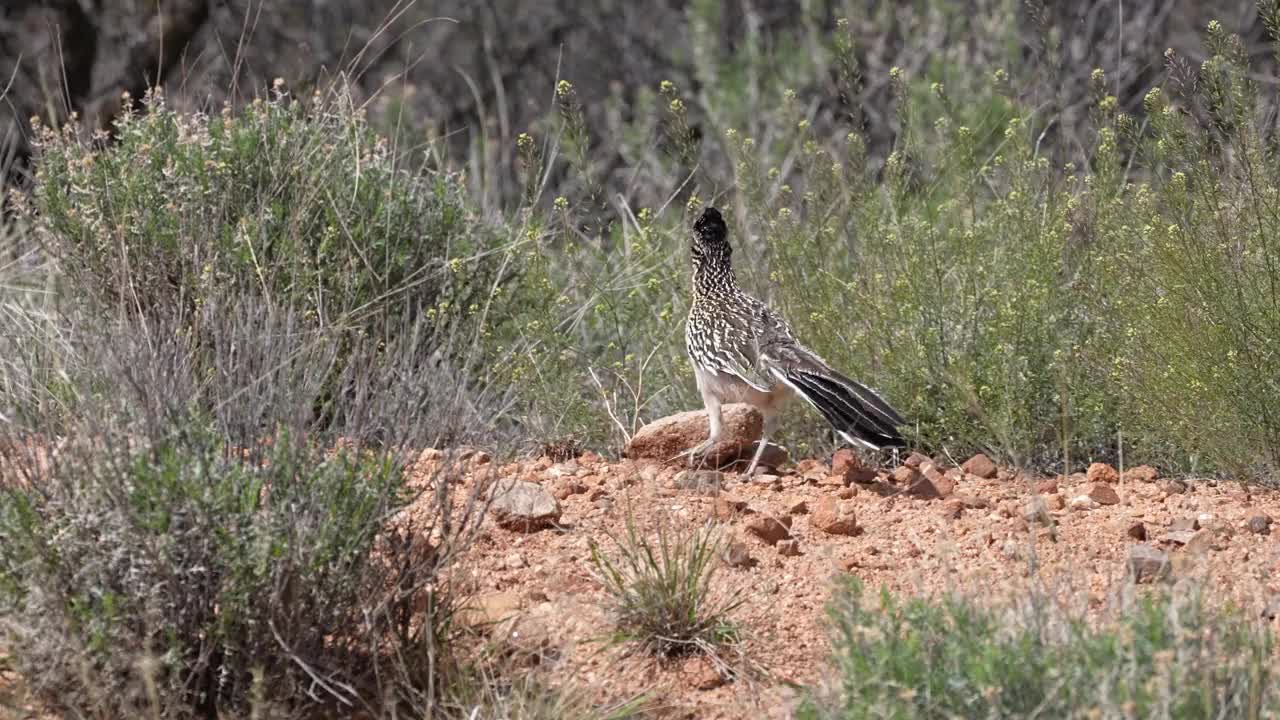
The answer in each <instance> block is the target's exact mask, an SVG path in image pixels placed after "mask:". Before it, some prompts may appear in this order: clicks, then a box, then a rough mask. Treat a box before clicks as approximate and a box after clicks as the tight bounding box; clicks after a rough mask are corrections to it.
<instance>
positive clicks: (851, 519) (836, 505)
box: [809, 498, 858, 535]
mask: <svg viewBox="0 0 1280 720" xmlns="http://www.w3.org/2000/svg"><path fill="white" fill-rule="evenodd" d="M809 524H810V525H812V526H813V527H816V528H818V529H819V530H821V531H822V532H825V533H827V534H829V535H854V534H856V533H857V532H858V521H857V517H856V516H855V515H854V511H853V505H852V504H851V503H848V502H837V501H836V500H834V499H833V498H823V499H821V500H819V501H818V504H817V505H816V506H815V507H814V508H813V512H812V515H810V519H809Z"/></svg>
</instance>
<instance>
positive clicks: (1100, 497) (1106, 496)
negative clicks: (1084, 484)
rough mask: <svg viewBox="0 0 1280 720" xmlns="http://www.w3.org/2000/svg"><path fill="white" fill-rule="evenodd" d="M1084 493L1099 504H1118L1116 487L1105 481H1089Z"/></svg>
mask: <svg viewBox="0 0 1280 720" xmlns="http://www.w3.org/2000/svg"><path fill="white" fill-rule="evenodd" d="M1095 464H1099V463H1095ZM1085 494H1086V495H1088V496H1089V498H1090V499H1091V500H1093V501H1094V502H1096V503H1098V504H1099V505H1119V504H1120V496H1119V495H1117V494H1116V489H1115V488H1113V487H1111V485H1110V484H1108V483H1106V482H1094V483H1091V484H1090V485H1089V487H1088V488H1086V489H1085Z"/></svg>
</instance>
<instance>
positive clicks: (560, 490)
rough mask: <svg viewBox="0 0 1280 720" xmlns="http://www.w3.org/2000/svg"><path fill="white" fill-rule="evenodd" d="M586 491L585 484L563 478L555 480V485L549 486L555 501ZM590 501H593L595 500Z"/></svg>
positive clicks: (574, 479) (575, 479)
mask: <svg viewBox="0 0 1280 720" xmlns="http://www.w3.org/2000/svg"><path fill="white" fill-rule="evenodd" d="M586 491H587V486H586V484H585V483H583V482H582V481H581V480H578V479H577V478H563V479H561V480H557V481H556V483H555V484H554V485H552V486H551V494H552V495H554V496H555V497H556V499H557V500H564V499H566V498H568V497H570V496H572V495H581V494H582V493H584V492H586ZM591 499H592V500H594V499H595V498H591Z"/></svg>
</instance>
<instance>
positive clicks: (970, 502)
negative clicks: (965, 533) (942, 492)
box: [951, 495, 991, 510]
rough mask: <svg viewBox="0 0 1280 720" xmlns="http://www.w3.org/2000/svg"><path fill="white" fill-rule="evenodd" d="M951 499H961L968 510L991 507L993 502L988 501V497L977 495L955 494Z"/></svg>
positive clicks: (961, 502)
mask: <svg viewBox="0 0 1280 720" xmlns="http://www.w3.org/2000/svg"><path fill="white" fill-rule="evenodd" d="M951 499H952V500H959V501H960V504H962V505H964V507H965V509H966V510H981V509H983V508H989V507H991V503H989V502H987V499H986V498H982V497H978V496H977V495H955V496H952V498H951Z"/></svg>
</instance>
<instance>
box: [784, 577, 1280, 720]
mask: <svg viewBox="0 0 1280 720" xmlns="http://www.w3.org/2000/svg"><path fill="white" fill-rule="evenodd" d="M988 600H989V599H988ZM830 619H831V642H832V664H833V670H834V672H835V674H836V677H835V679H834V680H833V681H832V682H831V683H830V684H829V685H828V686H827V687H824V688H822V689H820V690H815V691H813V692H812V693H811V694H810V696H809V697H808V698H807V700H806V701H805V703H804V704H803V706H802V708H801V710H800V712H799V717H802V718H863V717H867V718H870V717H876V718H885V717H888V718H950V717H991V718H1014V717H1029V716H1032V715H1040V716H1043V717H1060V718H1075V717H1080V718H1084V717H1091V718H1092V717H1117V718H1118V717H1145V718H1201V717H1230V718H1261V717H1267V716H1269V715H1270V714H1271V713H1274V712H1276V710H1277V709H1280V694H1277V692H1276V689H1275V683H1274V679H1273V678H1272V677H1271V674H1272V673H1271V669H1272V665H1271V637H1270V631H1269V629H1267V628H1266V627H1262V626H1259V625H1257V624H1256V623H1253V622H1250V621H1249V620H1247V619H1244V618H1242V617H1240V616H1239V615H1237V614H1234V613H1232V612H1230V611H1218V610H1211V609H1210V608H1208V607H1207V606H1206V605H1205V604H1204V603H1203V598H1202V595H1201V592H1200V591H1198V590H1197V589H1196V588H1188V587H1184V588H1179V590H1178V591H1176V592H1175V591H1170V590H1167V589H1166V590H1163V591H1161V592H1159V593H1158V594H1156V595H1154V596H1147V597H1144V598H1143V599H1141V600H1136V601H1134V602H1133V603H1132V604H1131V605H1130V606H1128V607H1125V608H1124V609H1123V610H1122V611H1121V612H1120V613H1119V614H1118V616H1117V617H1115V618H1113V619H1112V620H1111V621H1106V622H1102V623H1100V624H1095V623H1091V622H1087V621H1085V620H1084V619H1083V618H1080V617H1077V616H1076V615H1075V614H1073V613H1072V612H1071V611H1070V610H1069V609H1067V608H1063V607H1060V606H1059V605H1057V604H1056V602H1055V601H1054V600H1053V599H1052V598H1050V597H1047V596H1046V595H1044V594H1043V593H1042V591H1038V590H1037V591H1032V593H1031V595H1029V596H1028V597H1026V598H1024V599H1023V601H1021V602H1019V603H1017V604H1014V605H1011V606H992V605H991V604H990V603H989V602H987V603H982V602H979V601H976V600H975V599H973V598H969V597H964V596H949V597H944V598H939V599H928V598H913V599H908V600H900V599H897V598H894V597H892V596H891V595H890V594H889V593H888V592H887V591H885V592H883V593H881V595H880V598H879V601H878V602H877V601H876V600H875V599H874V598H870V597H866V596H864V594H863V589H862V586H861V584H860V582H859V581H857V580H856V579H855V580H850V581H848V582H847V583H846V584H845V585H844V586H843V587H842V588H841V589H840V590H839V591H838V592H837V594H836V597H835V598H834V599H833V601H832V604H831V606H830Z"/></svg>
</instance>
